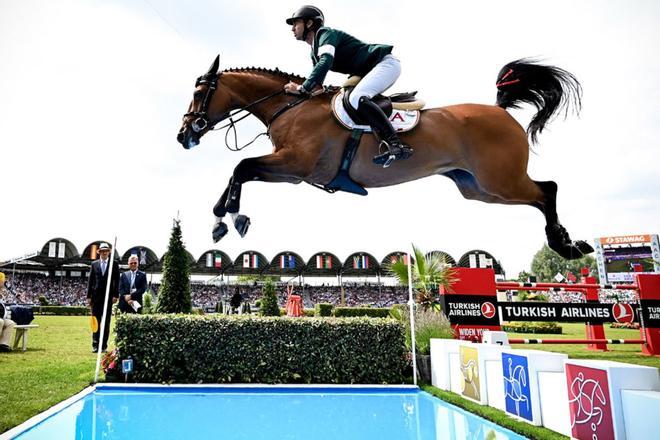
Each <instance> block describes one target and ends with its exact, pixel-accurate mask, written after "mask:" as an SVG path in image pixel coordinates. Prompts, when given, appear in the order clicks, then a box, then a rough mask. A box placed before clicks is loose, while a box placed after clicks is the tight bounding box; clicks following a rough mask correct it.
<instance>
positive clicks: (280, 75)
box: [224, 67, 306, 82]
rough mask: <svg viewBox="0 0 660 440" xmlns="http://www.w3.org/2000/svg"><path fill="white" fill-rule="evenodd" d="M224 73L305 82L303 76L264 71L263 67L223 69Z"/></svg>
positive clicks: (276, 69) (276, 70)
mask: <svg viewBox="0 0 660 440" xmlns="http://www.w3.org/2000/svg"><path fill="white" fill-rule="evenodd" d="M224 72H258V73H267V74H270V75H274V76H279V77H281V78H284V79H287V80H292V79H293V80H297V81H300V82H302V81H305V79H306V78H305V77H304V76H300V75H296V74H294V73H287V72H282V71H281V70H280V69H278V68H275V70H273V69H266V68H265V67H231V68H229V69H225V70H224Z"/></svg>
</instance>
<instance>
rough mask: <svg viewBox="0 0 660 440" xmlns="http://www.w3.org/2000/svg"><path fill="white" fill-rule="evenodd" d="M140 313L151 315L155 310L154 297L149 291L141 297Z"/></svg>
mask: <svg viewBox="0 0 660 440" xmlns="http://www.w3.org/2000/svg"><path fill="white" fill-rule="evenodd" d="M142 302H143V304H142V313H147V314H148V313H153V312H154V310H155V309H156V307H155V305H154V297H153V295H152V293H151V290H149V291H147V292H145V293H144V295H142Z"/></svg>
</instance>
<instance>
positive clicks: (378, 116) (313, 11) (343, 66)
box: [284, 5, 413, 168]
mask: <svg viewBox="0 0 660 440" xmlns="http://www.w3.org/2000/svg"><path fill="white" fill-rule="evenodd" d="M286 23H287V24H289V25H291V26H292V29H291V30H292V31H293V34H294V36H295V37H296V39H297V40H300V41H304V42H306V43H307V44H309V45H310V46H312V54H311V55H312V62H313V64H314V69H313V70H312V73H311V74H310V75H309V78H307V80H306V81H305V82H304V83H302V84H296V83H294V82H289V83H288V84H286V85H285V86H284V90H285V91H286V92H287V93H294V94H309V93H310V92H311V91H312V90H314V88H315V87H317V86H320V85H322V84H323V80H324V79H325V76H326V75H327V73H328V71H329V70H332V71H334V72H340V73H346V74H349V75H359V76H361V77H362V80H361V81H360V82H359V83H358V85H357V86H355V88H354V89H353V91H352V92H351V94H350V99H349V101H350V103H351V106H352V107H353V108H354V109H356V110H357V114H358V116H360V117H361V118H362V119H363V120H364V121H366V122H367V123H368V124H369V125H370V126H371V127H372V128H373V129H374V131H375V132H376V133H377V134H378V137H379V138H380V140H381V145H382V144H384V145H385V146H387V148H388V151H387V152H386V153H383V154H379V155H377V156H375V157H374V159H373V160H374V163H377V164H383V168H387V167H389V166H390V165H391V164H392V162H393V161H394V160H395V159H406V158H408V157H410V155H411V154H412V152H413V150H412V148H410V147H408V146H406V145H404V144H402V143H401V140H400V139H399V136H398V135H397V133H396V130H394V128H393V127H392V124H391V123H390V121H389V119H388V118H387V116H386V115H385V113H383V110H381V108H380V107H378V105H376V104H375V103H374V102H373V101H372V100H371V99H372V98H373V97H374V96H375V95H377V94H379V93H382V92H383V91H385V90H387V89H389V88H390V87H391V86H392V85H393V84H394V82H395V81H396V80H397V79H398V78H399V75H400V74H401V63H400V61H399V60H398V59H397V58H395V57H394V56H393V55H392V54H391V52H392V46H387V45H384V44H366V43H363V42H362V41H360V40H358V39H356V38H354V37H352V36H351V35H348V34H347V33H345V32H342V31H339V30H336V29H331V28H328V27H325V26H323V23H324V17H323V12H321V10H320V9H319V8H317V7H315V6H310V5H305V6H303V7H301V8H300V9H298V10H297V11H296V12H295V13H294V14H293V16H291V18H287V20H286Z"/></svg>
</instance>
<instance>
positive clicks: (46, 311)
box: [32, 306, 89, 316]
mask: <svg viewBox="0 0 660 440" xmlns="http://www.w3.org/2000/svg"><path fill="white" fill-rule="evenodd" d="M32 312H33V313H34V314H35V315H75V316H81V315H89V307H84V306H39V307H33V308H32Z"/></svg>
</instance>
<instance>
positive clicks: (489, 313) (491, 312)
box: [481, 302, 496, 319]
mask: <svg viewBox="0 0 660 440" xmlns="http://www.w3.org/2000/svg"><path fill="white" fill-rule="evenodd" d="M495 310H496V309H495V306H494V305H493V303H491V302H485V303H483V304H482V305H481V314H482V315H483V316H484V318H487V319H491V318H492V317H493V316H495Z"/></svg>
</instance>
